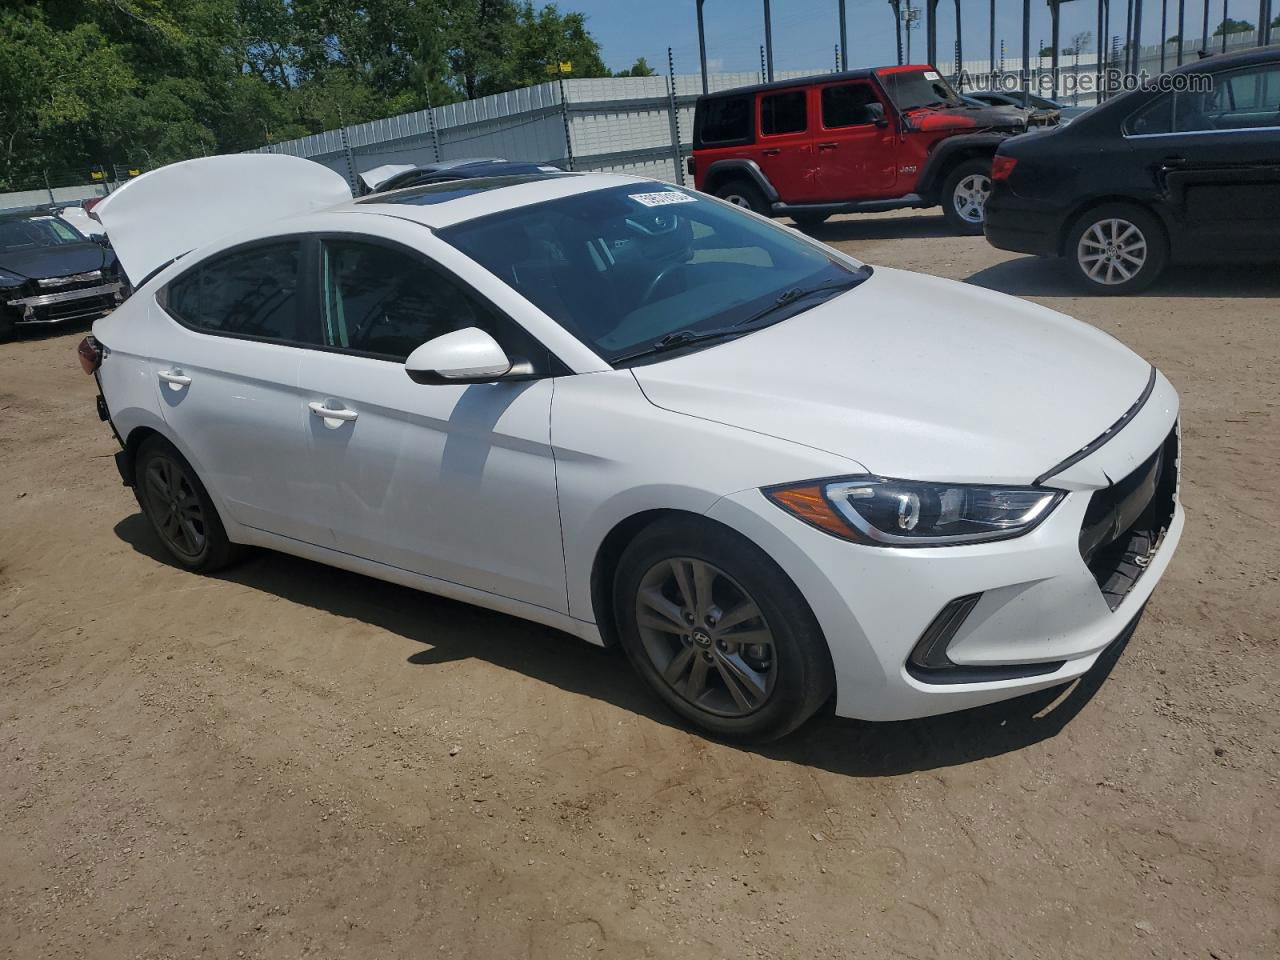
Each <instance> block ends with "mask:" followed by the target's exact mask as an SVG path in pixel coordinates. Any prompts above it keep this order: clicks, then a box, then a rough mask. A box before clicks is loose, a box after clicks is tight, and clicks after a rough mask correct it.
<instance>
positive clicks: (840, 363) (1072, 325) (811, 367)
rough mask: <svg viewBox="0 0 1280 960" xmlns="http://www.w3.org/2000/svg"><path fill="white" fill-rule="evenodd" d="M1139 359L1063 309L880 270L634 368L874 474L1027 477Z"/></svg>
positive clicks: (676, 406)
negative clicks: (767, 319) (691, 349)
mask: <svg viewBox="0 0 1280 960" xmlns="http://www.w3.org/2000/svg"><path fill="white" fill-rule="evenodd" d="M1150 370H1151V367H1150V364H1148V363H1147V362H1146V361H1145V360H1143V359H1142V358H1141V357H1139V356H1138V355H1137V354H1135V353H1133V352H1132V351H1131V350H1129V349H1128V348H1127V347H1125V346H1123V345H1122V344H1121V343H1119V342H1118V341H1117V340H1115V339H1113V338H1112V337H1110V336H1109V335H1107V334H1105V333H1103V332H1102V331H1101V330H1098V329H1096V328H1094V327H1091V326H1089V325H1088V324H1085V323H1081V322H1080V321H1078V320H1073V319H1071V318H1070V317H1067V316H1064V315H1063V314H1060V313H1056V312H1054V311H1052V310H1048V309H1046V308H1044V307H1040V306H1037V305H1035V304H1032V303H1028V302H1026V301H1023V300H1018V299H1015V298H1013V297H1008V296H1005V295H1004V294H1000V293H993V292H991V291H988V290H983V289H982V288H980V287H974V286H969V285H967V284H961V283H955V282H953V281H950V280H940V279H937V278H935V277H928V276H924V275H921V274H914V273H908V272H905V271H901V270H892V269H888V268H885V267H879V268H877V269H876V271H875V273H874V274H873V275H872V277H871V278H870V279H868V280H867V281H866V282H864V283H863V284H861V285H860V286H859V287H857V288H855V289H854V290H851V291H849V292H848V293H846V294H844V295H842V296H839V297H837V298H835V299H834V300H829V301H827V302H826V303H823V304H821V305H819V306H817V307H815V308H813V309H811V310H808V311H806V312H804V313H802V314H800V315H799V316H796V317H793V318H791V319H790V320H787V321H785V322H783V323H780V324H777V325H776V326H773V327H769V328H767V329H765V330H761V331H759V332H757V333H753V334H750V335H749V336H745V337H742V338H741V339H738V340H733V341H730V342H728V343H725V344H722V345H719V346H715V347H711V348H708V349H705V350H700V351H698V352H696V353H691V354H687V355H685V356H682V357H677V358H674V359H671V360H666V361H662V362H658V363H654V364H650V365H646V366H638V367H635V368H633V371H632V372H633V373H634V374H635V377H636V379H637V380H638V381H639V383H640V387H641V389H643V390H644V393H645V395H646V396H647V397H648V398H649V400H650V401H651V402H652V403H654V404H656V405H657V406H659V407H663V408H665V409H668V410H672V411H675V412H678V413H684V414H688V415H690V416H695V417H701V418H704V419H707V420H715V421H718V422H721V423H726V424H730V425H733V426H736V427H741V428H744V429H747V430H753V431H756V432H759V433H765V434H769V435H771V436H776V437H781V438H784V439H787V440H792V441H795V442H797V443H802V444H805V445H807V446H810V447H816V448H818V449H821V450H825V451H828V452H830V453H834V454H837V455H839V456H842V457H845V458H848V459H851V460H855V461H857V462H858V463H859V464H861V465H863V466H864V467H865V468H866V469H867V470H869V471H871V472H873V473H877V474H880V475H882V476H890V477H899V478H905V479H916V480H950V481H955V482H971V483H978V482H986V483H993V482H994V483H1028V482H1030V481H1031V480H1033V479H1035V478H1036V477H1038V476H1039V475H1041V474H1042V473H1044V472H1045V471H1046V470H1048V469H1049V468H1050V467H1052V466H1054V465H1055V464H1057V463H1059V462H1060V461H1062V460H1063V459H1065V458H1066V457H1068V456H1070V455H1071V454H1073V453H1075V452H1076V451H1078V450H1080V449H1081V448H1082V447H1084V446H1085V445H1087V444H1088V443H1089V442H1090V441H1092V440H1094V439H1095V438H1097V437H1098V436H1099V435H1100V434H1102V433H1103V432H1104V431H1105V430H1106V429H1107V428H1108V427H1110V426H1111V425H1112V424H1114V423H1115V422H1116V420H1118V419H1119V418H1120V417H1121V416H1122V415H1123V414H1124V413H1125V411H1126V410H1128V409H1129V407H1130V406H1132V405H1133V403H1134V401H1136V400H1137V399H1138V397H1139V396H1140V395H1141V394H1142V391H1143V389H1144V387H1145V386H1146V384H1147V380H1148V377H1149V376H1150ZM797 479H805V478H801V477H797Z"/></svg>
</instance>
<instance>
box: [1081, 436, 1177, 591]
mask: <svg viewBox="0 0 1280 960" xmlns="http://www.w3.org/2000/svg"><path fill="white" fill-rule="evenodd" d="M1177 489H1178V427H1177V425H1176V424H1175V425H1174V428H1173V430H1171V431H1170V432H1169V436H1168V437H1166V438H1165V440H1164V442H1163V443H1162V444H1160V446H1159V448H1157V449H1156V452H1155V453H1153V454H1152V455H1151V456H1150V457H1148V458H1147V459H1146V460H1145V461H1143V463H1142V464H1141V465H1140V466H1139V467H1138V468H1137V469H1136V470H1134V471H1133V472H1132V473H1130V474H1129V475H1128V476H1126V477H1124V478H1122V479H1120V480H1118V481H1117V482H1115V483H1113V484H1112V485H1111V486H1109V487H1107V488H1106V489H1105V490H1098V491H1097V492H1095V493H1094V495H1093V497H1092V498H1091V499H1090V500H1089V506H1088V508H1087V509H1086V510H1085V514H1084V522H1083V523H1082V524H1081V525H1080V556H1081V558H1082V559H1083V560H1084V562H1085V565H1086V566H1087V567H1088V568H1089V572H1090V573H1092V574H1093V579H1094V580H1096V581H1097V583H1098V589H1100V590H1101V591H1102V596H1103V598H1104V599H1105V600H1106V601H1107V606H1109V607H1110V608H1111V609H1112V610H1114V609H1115V608H1116V607H1118V606H1119V605H1120V601H1122V600H1123V599H1124V598H1125V597H1126V596H1127V595H1128V593H1129V591H1130V590H1132V589H1133V586H1134V584H1135V583H1137V582H1138V579H1139V578H1140V577H1141V576H1142V573H1143V571H1144V570H1146V568H1147V564H1149V563H1150V562H1151V558H1152V556H1154V554H1155V552H1156V550H1157V549H1158V548H1159V546H1160V542H1161V540H1162V539H1163V537H1164V534H1165V532H1166V531H1167V530H1168V529H1169V524H1170V523H1171V522H1172V521H1173V510H1174V497H1175V496H1176V494H1177Z"/></svg>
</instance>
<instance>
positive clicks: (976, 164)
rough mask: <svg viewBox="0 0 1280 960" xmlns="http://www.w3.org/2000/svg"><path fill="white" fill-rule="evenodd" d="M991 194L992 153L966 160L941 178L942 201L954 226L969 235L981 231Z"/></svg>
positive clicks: (958, 231)
mask: <svg viewBox="0 0 1280 960" xmlns="http://www.w3.org/2000/svg"><path fill="white" fill-rule="evenodd" d="M990 194H991V158H990V157H985V158H984V157H974V158H973V159H971V160H966V161H964V163H961V164H960V165H959V166H957V167H956V168H955V169H953V170H952V171H951V172H950V173H949V174H947V176H946V179H945V180H943V182H942V189H941V191H940V201H941V203H942V212H943V214H944V215H945V216H946V218H947V222H948V223H949V224H950V225H951V228H952V229H953V230H955V231H956V233H959V234H963V235H966V236H978V235H979V234H981V233H982V224H983V222H984V221H985V220H986V216H987V197H988V196H990Z"/></svg>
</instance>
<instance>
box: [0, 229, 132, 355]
mask: <svg viewBox="0 0 1280 960" xmlns="http://www.w3.org/2000/svg"><path fill="white" fill-rule="evenodd" d="M123 280H124V277H123V274H121V272H120V268H119V266H118V265H117V263H116V257H115V254H114V253H113V252H112V251H111V248H110V247H109V246H107V244H106V238H105V237H101V236H99V237H96V238H89V237H85V236H84V235H83V234H81V233H80V232H79V231H77V230H76V229H75V227H73V226H71V224H69V223H67V222H66V221H65V220H62V219H60V218H59V217H56V216H54V215H53V214H52V213H51V212H48V211H34V212H33V211H25V212H18V213H2V214H0V340H4V339H7V338H9V337H11V336H12V335H13V334H14V332H15V331H16V330H19V329H21V328H23V327H31V326H38V325H42V324H50V323H60V322H63V321H66V320H87V319H90V318H93V317H100V316H102V314H104V313H106V312H107V311H108V310H110V309H112V308H113V307H114V306H115V305H116V304H117V303H118V302H119V301H120V297H121V295H122V286H123V284H122V281H123Z"/></svg>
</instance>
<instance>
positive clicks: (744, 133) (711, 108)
mask: <svg viewBox="0 0 1280 960" xmlns="http://www.w3.org/2000/svg"><path fill="white" fill-rule="evenodd" d="M698 118H699V119H698V141H699V146H724V145H730V144H737V143H750V142H751V140H752V139H753V131H752V129H751V98H750V97H715V98H712V99H708V100H704V101H702V103H701V105H700V106H699V107H698Z"/></svg>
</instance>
